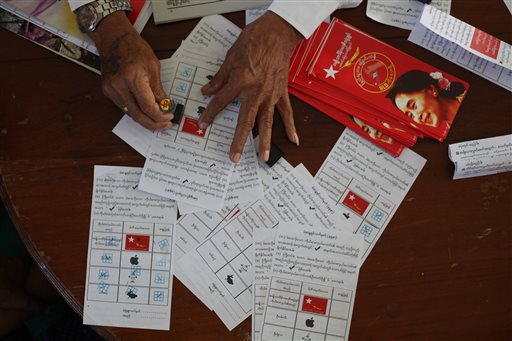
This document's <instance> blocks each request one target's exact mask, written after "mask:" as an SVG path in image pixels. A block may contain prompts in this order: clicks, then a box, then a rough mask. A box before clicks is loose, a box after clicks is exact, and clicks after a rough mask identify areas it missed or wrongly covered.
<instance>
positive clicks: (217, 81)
mask: <svg viewBox="0 0 512 341" xmlns="http://www.w3.org/2000/svg"><path fill="white" fill-rule="evenodd" d="M228 80H229V68H228V61H224V63H222V65H221V67H220V69H219V71H217V73H216V74H215V76H213V79H212V80H211V81H209V82H208V83H206V84H205V85H203V87H202V88H201V92H202V93H203V95H206V96H210V95H213V94H215V93H217V92H218V91H219V90H220V89H221V88H222V87H223V86H224V85H225V84H226V83H228Z"/></svg>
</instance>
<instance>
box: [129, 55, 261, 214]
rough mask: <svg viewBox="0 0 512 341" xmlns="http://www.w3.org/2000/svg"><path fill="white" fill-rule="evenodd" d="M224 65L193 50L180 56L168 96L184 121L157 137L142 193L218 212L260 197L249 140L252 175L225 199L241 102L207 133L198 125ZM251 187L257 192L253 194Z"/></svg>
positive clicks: (246, 163) (247, 161) (245, 161)
mask: <svg viewBox="0 0 512 341" xmlns="http://www.w3.org/2000/svg"><path fill="white" fill-rule="evenodd" d="M222 62H223V59H221V58H216V59H215V60H212V59H211V58H210V57H208V56H203V55H201V54H197V53H194V51H191V50H187V51H184V52H183V53H182V54H181V55H180V57H179V59H178V60H177V67H176V71H175V76H174V80H173V83H172V87H171V90H170V96H171V97H172V98H173V99H174V100H176V101H177V102H178V103H183V104H184V107H185V109H184V115H183V118H182V120H181V122H180V124H179V125H176V126H173V127H172V128H171V129H168V130H166V131H164V132H159V133H157V134H156V135H155V136H154V138H153V141H152V144H151V147H150V149H149V152H148V155H147V157H146V163H145V165H144V170H143V174H142V177H141V180H140V184H139V186H140V188H141V190H145V191H147V192H150V193H154V194H157V195H161V196H164V197H168V198H170V199H175V200H177V201H180V202H182V203H184V204H189V205H193V206H199V207H202V208H203V209H207V210H215V211H218V210H220V209H222V208H223V207H224V206H226V205H227V204H232V203H233V202H236V203H238V202H244V201H250V200H253V199H255V198H258V197H261V196H262V193H263V191H262V188H261V180H260V178H259V173H258V171H257V167H258V161H257V157H256V152H255V149H254V144H253V141H252V137H251V136H249V138H248V139H247V141H246V144H245V146H244V152H243V154H242V158H241V168H240V172H243V171H244V170H248V172H249V173H250V175H252V177H249V178H248V177H245V178H243V179H242V178H241V177H240V178H238V179H237V181H235V182H233V186H234V187H233V193H230V196H229V197H227V195H228V189H229V184H230V182H232V181H233V179H232V177H231V175H232V172H233V167H234V165H233V164H232V163H231V161H230V160H229V148H230V145H231V142H232V140H233V136H234V132H235V127H236V123H237V119H238V111H239V107H240V102H239V101H238V100H237V101H235V102H233V103H231V104H229V105H228V106H227V107H226V108H225V109H224V110H222V111H221V112H220V113H219V114H218V115H217V117H216V118H215V120H214V122H213V123H212V124H211V125H210V126H208V127H207V128H205V129H201V128H200V127H199V125H198V121H199V117H200V115H201V113H202V112H203V110H204V109H205V107H206V106H207V105H208V103H209V101H210V100H211V98H210V97H208V96H203V95H202V93H201V87H202V86H203V85H205V84H206V83H207V82H208V81H209V79H210V78H211V77H212V76H213V75H215V73H216V72H217V70H218V69H219V67H220V65H221V64H222ZM249 179H251V180H252V182H249V181H248V180H249ZM249 187H251V188H252V190H253V191H252V192H251V193H249V192H248V188H249ZM235 192H236V193H235ZM240 196H245V199H244V198H241V197H240ZM226 197H227V198H228V199H230V200H231V201H230V202H228V203H226V202H225V199H226Z"/></svg>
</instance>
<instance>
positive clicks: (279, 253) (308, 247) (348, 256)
mask: <svg viewBox="0 0 512 341" xmlns="http://www.w3.org/2000/svg"><path fill="white" fill-rule="evenodd" d="M362 243H363V241H362V238H361V236H358V235H354V234H351V233H345V232H341V231H338V230H325V229H324V228H322V227H306V226H301V225H298V224H290V223H282V224H280V225H279V228H278V230H277V234H276V239H275V246H274V256H273V260H272V270H271V276H270V279H269V282H268V288H269V290H268V294H267V297H266V302H265V312H264V313H263V319H262V320H263V322H262V328H261V340H263V341H277V340H289V341H292V340H315V341H319V340H322V341H324V340H347V339H348V330H349V327H350V320H351V318H352V310H353V307H354V300H355V292H356V287H357V278H358V275H359V268H360V265H361V255H362V250H363V246H362Z"/></svg>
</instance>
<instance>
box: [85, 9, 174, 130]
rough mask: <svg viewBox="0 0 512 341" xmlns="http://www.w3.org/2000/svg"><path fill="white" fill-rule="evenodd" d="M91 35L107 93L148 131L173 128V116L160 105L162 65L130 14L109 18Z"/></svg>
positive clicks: (111, 15)
mask: <svg viewBox="0 0 512 341" xmlns="http://www.w3.org/2000/svg"><path fill="white" fill-rule="evenodd" d="M89 35H90V37H91V38H92V39H93V40H94V42H95V44H96V47H97V48H98V51H99V53H100V59H101V74H102V89H103V93H104V94H105V95H106V96H107V97H108V98H110V99H111V100H112V101H113V102H114V103H115V104H116V105H117V106H118V107H119V108H121V110H123V112H125V113H126V114H128V115H129V116H130V117H131V118H133V119H134V120H135V121H136V122H138V123H140V124H141V125H142V126H144V127H146V128H147V129H150V130H164V129H168V128H170V127H171V126H172V123H171V122H170V121H171V120H172V119H173V115H170V114H163V113H162V112H161V111H160V108H159V105H158V103H159V102H160V100H162V99H163V98H164V97H165V92H164V90H163V88H162V84H161V81H160V62H159V60H158V59H157V58H156V56H155V54H154V53H153V50H152V49H151V47H150V46H149V45H148V44H147V43H146V41H145V40H144V39H142V37H141V36H140V35H139V34H138V33H137V31H135V29H134V28H133V27H132V25H131V23H130V22H129V21H128V18H127V17H126V14H125V13H124V12H122V11H118V12H115V13H112V14H110V15H108V16H107V17H105V19H103V20H102V21H101V22H100V24H99V25H98V28H97V29H96V31H94V32H91V33H89Z"/></svg>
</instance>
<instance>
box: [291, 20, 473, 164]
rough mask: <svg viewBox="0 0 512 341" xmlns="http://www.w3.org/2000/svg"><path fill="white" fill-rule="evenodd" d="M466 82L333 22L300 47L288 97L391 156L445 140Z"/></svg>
mask: <svg viewBox="0 0 512 341" xmlns="http://www.w3.org/2000/svg"><path fill="white" fill-rule="evenodd" d="M468 88H469V84H468V83H466V82H464V81H462V80H460V79H458V78H457V77H455V76H452V75H449V74H447V73H445V72H443V71H440V70H438V69H436V68H435V67H433V66H431V65H428V64H426V63H423V62H422V61H420V60H418V59H416V58H414V57H411V56H409V55H408V54H406V53H404V52H402V51H400V50H398V49H396V48H394V47H392V46H389V45H387V44H385V43H383V42H381V41H379V40H377V39H375V38H373V37H371V36H369V35H368V34H366V33H364V32H361V31H360V30H358V29H356V28H354V27H352V26H350V25H348V24H347V23H345V22H343V21H342V20H339V19H334V20H333V21H332V22H331V24H330V25H329V24H326V23H323V24H322V25H321V26H320V27H319V28H318V29H317V30H316V32H315V33H314V34H313V35H312V36H311V37H310V38H309V39H308V40H305V41H303V42H301V43H300V44H299V45H298V46H297V48H296V49H295V52H294V54H293V56H292V59H291V62H290V78H289V91H290V93H291V94H293V95H295V96H297V97H299V98H300V99H302V100H303V101H305V102H306V103H309V104H310V105H312V106H314V107H316V108H317V109H319V110H320V111H322V112H324V113H325V114H327V115H329V116H331V117H332V118H334V119H335V120H337V121H339V122H341V123H342V124H344V125H345V126H347V127H349V128H351V129H352V130H354V131H355V132H357V133H358V134H360V135H362V136H363V137H366V138H368V139H369V140H370V141H372V142H374V143H375V144H377V145H378V146H380V147H382V148H383V149H385V150H387V151H388V152H390V153H391V154H393V155H396V156H398V155H400V153H401V152H402V150H403V148H404V146H407V147H411V146H412V145H413V144H414V143H415V142H416V140H417V138H418V137H420V138H421V137H431V138H434V139H436V140H438V141H443V140H444V138H445V137H446V135H447V134H448V131H449V130H450V126H451V124H452V123H453V120H454V118H455V116H456V114H457V112H458V110H459V108H460V105H461V102H462V100H463V99H464V96H465V94H466V92H467V90H468Z"/></svg>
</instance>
